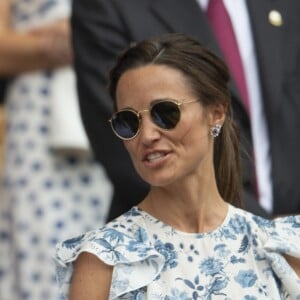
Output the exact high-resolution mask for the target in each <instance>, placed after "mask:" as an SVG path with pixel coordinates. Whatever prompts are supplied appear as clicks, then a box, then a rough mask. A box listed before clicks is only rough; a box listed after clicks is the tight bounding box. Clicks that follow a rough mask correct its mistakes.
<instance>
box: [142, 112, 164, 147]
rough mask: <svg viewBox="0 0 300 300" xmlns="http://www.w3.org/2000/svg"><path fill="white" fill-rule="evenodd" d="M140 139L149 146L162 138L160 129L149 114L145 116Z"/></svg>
mask: <svg viewBox="0 0 300 300" xmlns="http://www.w3.org/2000/svg"><path fill="white" fill-rule="evenodd" d="M140 126H141V127H140V132H139V135H140V139H141V141H142V143H143V144H145V145H149V144H151V143H153V142H154V141H156V140H158V139H159V138H160V129H159V128H158V127H157V125H155V124H154V123H153V121H152V120H151V117H150V115H149V114H144V115H143V117H142V120H141V125H140Z"/></svg>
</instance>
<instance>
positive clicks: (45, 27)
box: [0, 0, 112, 300]
mask: <svg viewBox="0 0 300 300" xmlns="http://www.w3.org/2000/svg"><path fill="white" fill-rule="evenodd" d="M70 8H71V3H70V2H69V1H68V0H61V1H50V0H38V1H25V0H23V1H22V0H20V1H19V0H16V1H14V0H12V1H10V0H1V2H0V76H2V77H5V76H7V77H10V76H11V77H12V78H11V80H10V81H9V83H8V85H7V90H6V96H5V107H6V122H7V126H6V129H7V130H6V133H5V159H4V170H3V177H4V185H3V196H2V197H1V203H0V204H1V214H0V299H1V300H19V299H29V300H42V299H50V300H54V299H59V296H58V291H57V285H56V282H55V274H54V273H55V270H54V265H53V253H54V245H55V244H56V243H57V241H58V240H62V239H64V238H66V237H69V236H70V234H74V233H78V234H79V233H81V232H82V231H85V230H86V229H87V228H91V227H95V225H96V226H98V225H99V226H101V225H102V224H103V223H104V221H105V219H106V217H107V212H108V208H109V204H110V203H109V202H110V197H111V192H112V191H111V185H110V183H109V181H108V180H107V177H106V175H105V172H104V171H103V168H102V167H101V166H100V165H99V164H98V163H96V162H95V161H94V159H93V157H92V154H91V151H90V150H89V149H88V144H84V142H85V141H87V139H86V137H85V141H84V137H81V139H80V137H79V135H80V134H79V130H80V129H82V127H80V126H81V124H80V123H76V121H77V122H80V117H79V114H78V111H79V109H78V107H77V111H76V104H77V102H76V101H77V99H76V93H75V83H74V79H75V78H74V73H72V70H71V67H70V64H71V63H72V50H71V44H70V28H69V15H70ZM67 66H69V67H67ZM72 97H74V98H75V99H73V100H74V101H73V102H72V101H71V100H72V99H71V98H72ZM57 106H58V107H57ZM76 112H77V119H76ZM70 123H71V124H70ZM79 125H80V126H79ZM70 127H71V129H72V128H73V132H69V134H67V133H66V129H67V128H69V129H70ZM62 133H64V134H65V135H64V136H62ZM63 142H65V144H64V143H63Z"/></svg>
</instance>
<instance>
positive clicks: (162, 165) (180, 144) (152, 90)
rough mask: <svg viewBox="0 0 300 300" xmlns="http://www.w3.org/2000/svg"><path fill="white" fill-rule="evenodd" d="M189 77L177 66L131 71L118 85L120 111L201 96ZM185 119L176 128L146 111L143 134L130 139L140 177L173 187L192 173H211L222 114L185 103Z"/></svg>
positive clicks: (182, 110)
mask: <svg viewBox="0 0 300 300" xmlns="http://www.w3.org/2000/svg"><path fill="white" fill-rule="evenodd" d="M187 80H188V79H187V78H186V77H185V76H184V75H183V74H182V73H181V72H179V71H177V70H176V69H173V68H170V67H167V66H164V65H147V66H143V67H139V68H136V69H132V70H129V71H127V72H125V73H124V74H123V75H122V76H121V78H120V80H119V83H118V86H117V93H116V101H117V107H118V110H120V109H123V108H132V109H134V110H136V111H142V110H147V109H149V107H150V105H151V103H153V102H154V101H157V100H159V99H166V98H168V99H175V100H179V101H182V102H188V101H191V100H197V97H196V96H195V95H194V94H193V93H192V91H191V89H190V87H189V85H188V81H187ZM180 110H181V118H180V121H179V123H178V124H177V126H176V127H175V128H174V129H171V130H164V129H161V128H159V127H158V126H157V125H155V124H154V123H153V122H152V120H151V117H150V114H149V112H148V111H144V112H141V116H142V120H141V125H140V126H141V127H140V131H139V134H138V135H137V136H136V137H135V138H133V139H132V140H128V141H124V144H125V147H126V149H127V150H128V152H129V154H130V156H131V159H132V161H133V164H134V166H135V168H136V170H137V172H138V173H139V175H140V176H141V177H142V178H143V179H144V180H145V181H146V182H148V183H149V184H150V185H152V186H167V185H169V184H172V183H175V182H177V181H178V180H182V179H185V178H188V177H190V176H195V175H196V176H207V174H210V173H211V170H212V166H213V160H212V153H213V138H212V137H211V136H210V134H209V133H210V129H211V126H213V125H214V124H215V123H216V118H218V117H219V116H218V115H216V113H214V110H212V109H206V110H204V108H203V107H202V105H201V103H200V102H193V103H189V104H184V105H181V106H180Z"/></svg>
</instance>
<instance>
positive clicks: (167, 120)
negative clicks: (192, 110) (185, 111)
mask: <svg viewBox="0 0 300 300" xmlns="http://www.w3.org/2000/svg"><path fill="white" fill-rule="evenodd" d="M151 117H152V119H153V121H154V123H155V124H156V125H158V126H159V127H161V128H163V129H172V128H174V127H175V126H176V125H177V123H178V122H179V119H180V110H179V107H178V105H177V104H176V103H174V102H171V101H165V102H159V103H157V104H155V105H154V106H153V107H152V109H151Z"/></svg>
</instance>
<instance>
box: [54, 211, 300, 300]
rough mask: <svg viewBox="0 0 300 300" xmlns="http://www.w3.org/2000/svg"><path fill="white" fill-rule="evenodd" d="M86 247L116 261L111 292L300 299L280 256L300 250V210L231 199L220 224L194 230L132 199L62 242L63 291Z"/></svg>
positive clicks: (178, 298) (188, 299)
mask: <svg viewBox="0 0 300 300" xmlns="http://www.w3.org/2000/svg"><path fill="white" fill-rule="evenodd" d="M83 251H86V252H90V253H92V254H94V255H96V256H97V257H98V258H99V259H100V260H102V261H104V262H105V263H106V264H108V265H112V266H114V269H113V278H112V284H111V290H110V297H109V299H128V300H129V299H131V300H134V299H138V300H142V299H151V300H158V299H159V300H193V299H195V300H196V299H211V300H214V299H226V300H229V299H232V300H236V299H239V300H240V299H243V300H262V299H268V300H275V299H276V300H277V299H293V300H296V299H298V300H299V299H300V279H299V277H298V276H297V274H296V272H295V271H294V270H293V269H292V268H291V267H290V265H289V264H288V263H287V262H286V260H285V258H284V257H283V256H282V253H286V254H289V255H291V256H295V257H298V258H300V216H297V217H285V218H280V219H276V220H275V221H269V220H265V219H262V218H260V217H257V216H254V215H252V214H251V213H248V212H246V211H243V210H240V209H238V208H235V207H233V206H229V209H228V213H227V216H226V218H225V220H224V221H223V223H222V224H221V226H219V227H218V228H217V229H215V230H213V231H211V232H208V233H203V234H193V233H184V232H181V231H178V230H176V229H174V228H172V227H171V226H169V225H166V224H164V223H162V222H161V221H159V220H157V219H155V218H154V217H153V216H151V215H149V214H148V213H146V212H144V211H142V210H140V209H139V208H137V207H133V208H132V209H131V210H130V211H128V212H127V213H125V214H124V215H122V216H121V217H119V218H117V219H116V220H114V221H112V222H110V223H109V224H107V225H106V226H104V227H103V228H100V229H98V230H94V231H90V232H88V233H86V234H84V235H81V236H78V237H76V238H73V239H70V240H66V241H65V242H63V243H60V244H58V246H57V253H56V261H57V277H58V280H59V283H60V286H61V288H62V291H63V292H64V294H65V295H67V291H68V289H69V284H70V278H71V275H72V271H73V262H74V260H75V259H76V258H77V257H78V255H79V254H80V253H81V252H83Z"/></svg>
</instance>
